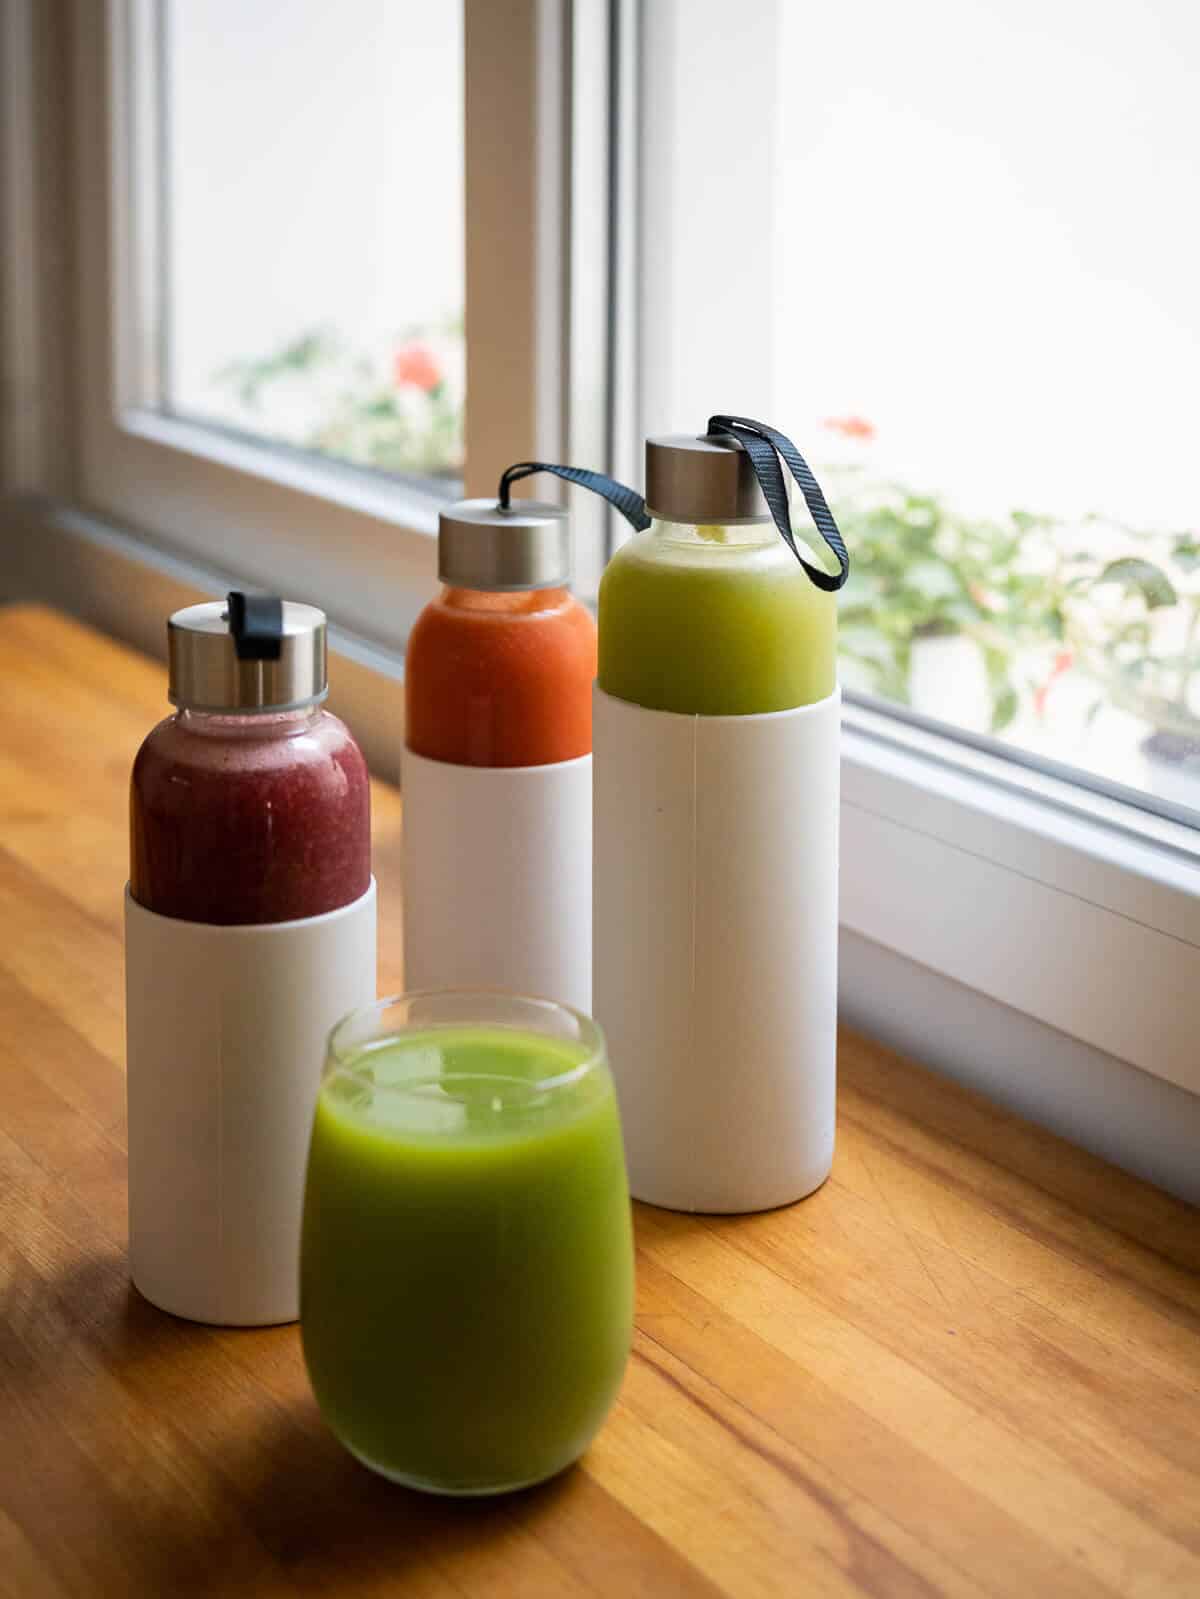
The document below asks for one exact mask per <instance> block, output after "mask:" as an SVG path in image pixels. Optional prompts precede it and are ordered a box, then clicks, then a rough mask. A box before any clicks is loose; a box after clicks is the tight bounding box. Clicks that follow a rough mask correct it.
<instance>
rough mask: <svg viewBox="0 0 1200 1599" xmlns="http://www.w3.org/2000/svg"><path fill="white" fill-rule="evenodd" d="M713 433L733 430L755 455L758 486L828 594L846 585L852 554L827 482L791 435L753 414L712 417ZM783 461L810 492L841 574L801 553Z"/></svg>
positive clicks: (790, 545)
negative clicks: (827, 492) (823, 483)
mask: <svg viewBox="0 0 1200 1599" xmlns="http://www.w3.org/2000/svg"><path fill="white" fill-rule="evenodd" d="M708 431H709V433H710V434H712V433H728V434H731V435H732V436H733V438H735V439H736V440H737V441H738V443H739V444H741V445H742V446H743V447H744V449H745V451H746V454H747V455H748V456H749V457H750V464H751V465H752V466H753V468H754V475H755V477H756V478H757V479H758V485H759V487H760V488H761V489H762V491H763V499H764V500H766V502H767V507H768V509H769V510H770V512H771V515H772V517H773V518H774V519H775V526H776V527H777V528H778V529H779V531H780V533H781V534H782V535H783V539H784V542H785V543H786V544H787V546H788V548H789V549H790V550H791V552H792V554H793V555H794V556H795V557H796V559H797V560H798V561H799V562H800V565H801V566H802V567H803V568H804V570H805V572H806V573H807V574H808V577H809V579H810V581H811V582H813V583H815V584H816V586H817V588H819V589H824V590H825V591H826V592H827V593H833V591H834V590H835V589H840V588H841V586H842V584H843V583H844V582H845V581H846V579H847V578H848V577H849V576H850V557H849V555H848V554H847V552H846V544H845V540H844V539H843V538H842V535H841V533H840V532H839V531H838V525H837V523H836V522H835V521H834V519H833V512H832V511H831V510H830V509H829V506H828V504H827V502H826V499H825V496H824V494H822V492H821V485H820V484H819V483H818V482H817V480H816V478H815V477H814V476H813V475H812V472H811V471H810V470H809V466H808V462H807V461H806V460H805V459H804V457H803V456H802V455H801V454H800V451H799V450H798V449H797V448H796V446H795V445H794V444H793V443H792V441H791V439H789V438H788V437H787V435H786V434H783V433H780V432H779V430H778V429H777V428H773V427H768V426H767V424H766V423H765V422H752V421H751V420H750V418H749V417H748V416H711V417H709V419H708ZM781 460H782V461H783V462H784V464H785V465H786V466H787V468H788V471H789V472H791V474H792V476H793V477H794V478H795V480H796V482H797V483H798V484H799V485H800V492H801V493H802V494H803V495H804V503H805V505H807V506H808V510H809V514H810V515H811V517H812V519H813V521H814V522H815V523H816V527H817V532H818V533H819V534H820V535H821V537H822V538H823V539H824V540H825V542H826V544H828V546H829V548H830V549H831V550H832V551H833V553H834V555H835V556H836V557H837V564H838V571H837V575H836V576H833V575H831V574H830V573H829V572H824V571H822V570H821V568H820V567H819V566H813V564H812V562H811V561H806V560H805V559H804V557H803V555H801V553H800V550H799V548H798V546H797V544H796V535H795V534H794V533H793V532H792V520H791V517H790V515H789V514H788V495H787V482H786V480H785V478H784V475H783V468H782V467H781V466H780V464H779V463H780V461H781Z"/></svg>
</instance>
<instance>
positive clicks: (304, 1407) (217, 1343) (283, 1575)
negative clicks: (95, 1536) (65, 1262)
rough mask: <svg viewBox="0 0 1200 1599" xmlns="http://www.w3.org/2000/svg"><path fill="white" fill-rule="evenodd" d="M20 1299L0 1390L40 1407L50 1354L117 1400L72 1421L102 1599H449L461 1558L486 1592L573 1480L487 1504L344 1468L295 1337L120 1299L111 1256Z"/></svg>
mask: <svg viewBox="0 0 1200 1599" xmlns="http://www.w3.org/2000/svg"><path fill="white" fill-rule="evenodd" d="M21 1290H22V1291H21V1293H20V1295H19V1297H17V1298H10V1297H9V1296H8V1295H6V1297H5V1311H6V1314H5V1315H4V1316H3V1317H0V1373H3V1375H4V1376H5V1377H8V1378H13V1379H15V1381H16V1388H15V1389H14V1391H16V1390H18V1389H19V1391H21V1392H22V1393H23V1394H24V1395H25V1396H26V1402H32V1403H33V1404H34V1405H35V1408H36V1405H37V1404H40V1403H45V1402H47V1395H48V1393H52V1392H53V1391H55V1390H56V1389H57V1388H58V1382H57V1381H56V1379H55V1377H54V1372H55V1368H56V1362H58V1361H61V1360H62V1359H63V1358H64V1357H66V1358H68V1359H69V1360H70V1361H71V1364H72V1366H73V1368H74V1370H75V1372H76V1373H77V1374H78V1376H80V1377H82V1378H83V1380H84V1382H85V1383H87V1382H89V1380H90V1381H94V1380H95V1379H94V1377H93V1378H92V1379H88V1378H87V1377H86V1376H85V1375H84V1374H85V1373H86V1371H87V1370H88V1369H89V1368H90V1369H91V1370H92V1371H93V1372H95V1370H96V1368H100V1369H102V1370H103V1372H104V1373H105V1374H106V1375H107V1377H108V1378H110V1379H115V1381H116V1382H117V1383H118V1384H120V1385H121V1388H123V1389H124V1390H126V1392H127V1399H128V1408H126V1402H125V1401H124V1400H123V1399H122V1398H121V1395H120V1390H117V1389H106V1390H105V1391H104V1392H103V1394H102V1395H100V1394H97V1395H96V1397H95V1399H94V1400H93V1401H92V1402H91V1403H89V1404H88V1405H87V1406H86V1407H85V1409H83V1410H80V1411H79V1412H77V1413H76V1415H75V1419H74V1424H73V1426H74V1430H75V1432H76V1433H77V1435H78V1437H79V1438H80V1440H81V1442H82V1444H83V1450H84V1453H85V1454H86V1455H88V1456H90V1457H91V1462H92V1466H93V1467H94V1468H97V1469H96V1470H95V1471H94V1472H93V1471H91V1470H89V1471H88V1479H89V1483H90V1486H89V1488H88V1490H87V1491H88V1493H89V1497H90V1498H91V1499H92V1502H93V1503H92V1509H93V1511H94V1516H93V1518H92V1519H93V1522H94V1523H98V1524H100V1525H102V1526H103V1527H104V1528H105V1534H104V1540H103V1541H104V1544H105V1545H106V1548H105V1549H104V1550H103V1551H101V1553H100V1554H99V1555H98V1556H97V1559H98V1562H99V1569H100V1570H101V1571H103V1572H105V1573H107V1574H109V1575H106V1576H104V1577H101V1578H99V1579H98V1580H100V1582H101V1585H102V1586H101V1588H100V1589H98V1590H97V1592H100V1591H103V1592H104V1593H105V1594H107V1593H108V1592H110V1591H111V1592H114V1593H115V1592H117V1591H118V1589H116V1588H111V1589H110V1587H109V1586H107V1583H108V1581H109V1580H110V1576H111V1580H112V1581H116V1580H117V1576H116V1574H117V1573H118V1572H124V1573H125V1574H126V1577H127V1578H128V1581H129V1582H130V1583H132V1584H133V1586H132V1587H128V1586H127V1587H126V1588H125V1589H123V1590H121V1591H127V1592H134V1591H136V1592H138V1593H145V1594H146V1595H159V1594H162V1595H167V1594H169V1595H171V1596H172V1599H209V1596H212V1599H218V1596H219V1599H242V1596H244V1595H245V1596H249V1595H255V1596H257V1595H259V1594H268V1593H271V1592H272V1591H274V1589H275V1588H276V1587H278V1588H279V1589H281V1590H285V1591H291V1588H292V1581H291V1579H293V1578H295V1579H296V1581H297V1583H298V1585H299V1586H302V1587H307V1586H309V1585H311V1586H313V1587H316V1588H318V1589H321V1588H324V1587H326V1586H327V1587H328V1588H329V1589H330V1590H331V1591H337V1592H346V1593H347V1594H352V1593H354V1592H356V1591H358V1590H359V1589H360V1588H361V1589H363V1590H365V1591H368V1590H369V1591H372V1592H374V1591H376V1585H378V1586H379V1587H380V1588H382V1587H383V1586H384V1584H385V1583H388V1582H389V1579H390V1581H392V1582H395V1581H397V1579H398V1578H400V1577H401V1576H404V1575H407V1577H408V1579H409V1583H408V1584H406V1585H405V1587H404V1590H403V1591H409V1586H410V1585H411V1586H412V1587H413V1590H414V1591H416V1592H420V1593H422V1594H424V1593H428V1594H430V1595H436V1594H440V1593H442V1592H445V1593H447V1594H452V1593H454V1592H456V1591H458V1590H457V1589H456V1588H455V1585H454V1579H453V1577H450V1576H447V1574H446V1569H445V1564H446V1563H447V1562H450V1563H453V1564H454V1566H455V1569H456V1570H459V1571H461V1564H460V1563H461V1562H462V1561H463V1560H464V1559H465V1560H466V1561H467V1562H468V1564H469V1565H470V1566H471V1569H472V1572H473V1573H476V1575H475V1576H474V1580H475V1581H476V1582H477V1583H479V1584H481V1591H485V1592H486V1591H487V1576H486V1571H487V1569H488V1568H489V1562H490V1561H491V1560H493V1559H496V1560H499V1559H500V1558H502V1556H501V1553H500V1551H499V1550H496V1549H494V1547H491V1546H495V1545H497V1544H500V1543H502V1542H503V1541H504V1540H505V1539H511V1538H512V1537H513V1536H514V1534H517V1533H519V1529H521V1528H531V1527H534V1526H536V1525H537V1523H538V1522H539V1521H540V1520H541V1519H542V1517H543V1516H544V1515H546V1514H547V1513H549V1511H550V1510H551V1508H552V1507H553V1506H554V1505H555V1504H556V1503H558V1502H559V1501H560V1500H561V1499H562V1498H563V1496H564V1495H566V1494H569V1493H570V1492H571V1484H572V1481H573V1480H574V1479H575V1477H576V1475H577V1474H575V1473H571V1472H568V1473H566V1474H564V1476H562V1477H560V1478H558V1479H556V1480H555V1481H554V1482H552V1483H548V1484H546V1485H545V1486H543V1487H541V1488H536V1489H531V1490H527V1491H525V1492H524V1493H520V1494H511V1495H507V1496H503V1497H501V1498H496V1499H486V1500H485V1499H477V1500H447V1499H438V1498H435V1497H432V1496H429V1495H425V1494H417V1493H414V1492H412V1491H410V1490H408V1489H404V1488H400V1487H397V1486H395V1485H393V1484H391V1483H388V1482H385V1481H384V1480H383V1479H382V1478H380V1477H377V1476H375V1475H374V1474H373V1473H372V1472H369V1471H368V1470H367V1469H366V1468H365V1467H363V1466H360V1465H359V1464H358V1463H357V1461H355V1460H354V1459H353V1458H352V1457H351V1456H350V1455H348V1454H347V1453H346V1451H345V1450H344V1449H343V1448H342V1447H341V1445H340V1444H339V1443H338V1442H337V1441H336V1439H335V1438H334V1437H333V1435H332V1434H331V1433H330V1432H329V1431H328V1429H327V1428H326V1427H325V1425H324V1423H323V1422H322V1420H321V1418H320V1415H319V1413H318V1411H317V1407H316V1404H315V1401H314V1400H313V1399H312V1397H311V1395H310V1394H309V1393H308V1392H307V1391H306V1385H305V1384H304V1379H303V1375H302V1371H301V1368H300V1359H301V1357H300V1351H299V1347H298V1338H297V1332H296V1329H295V1327H283V1328H264V1329H247V1330H244V1331H230V1330H225V1329H214V1328H209V1327H203V1326H199V1325H196V1324H195V1323H192V1322H187V1321H181V1320H179V1319H177V1318H175V1317H172V1316H168V1315H166V1314H165V1313H164V1312H163V1311H160V1310H158V1309H156V1308H155V1307H154V1306H153V1305H151V1304H150V1303H149V1302H148V1301H147V1300H144V1299H143V1298H142V1297H141V1295H140V1294H138V1293H137V1291H136V1290H135V1289H134V1288H133V1287H132V1285H131V1283H130V1282H129V1276H128V1267H127V1262H126V1259H125V1256H124V1253H123V1252H117V1251H113V1252H112V1253H106V1254H104V1255H97V1256H93V1257H90V1258H89V1259H87V1260H82V1261H79V1262H77V1263H76V1264H74V1265H72V1266H71V1267H69V1268H68V1269H66V1270H63V1271H60V1272H59V1273H58V1274H57V1275H54V1276H50V1275H47V1276H42V1275H40V1274H38V1273H35V1272H32V1271H31V1272H30V1273H28V1274H27V1275H26V1276H25V1277H24V1278H23V1280H22V1283H21ZM10 1312H11V1314H9V1313H10ZM68 1350H72V1351H73V1355H71V1356H67V1351H68ZM80 1359H81V1360H82V1367H79V1366H77V1365H75V1364H74V1362H75V1361H76V1360H80ZM68 1392H69V1389H64V1397H66V1394H67V1393H68ZM66 1403H68V1405H69V1404H70V1399H69V1398H66ZM476 1562H477V1563H478V1564H476ZM439 1568H440V1569H439ZM478 1572H483V1573H484V1574H483V1575H482V1576H480V1575H478V1574H477V1573H478ZM422 1576H423V1577H424V1578H425V1579H426V1581H425V1582H424V1583H421V1582H419V1581H418V1578H419V1577H422ZM122 1581H125V1578H122ZM397 1585H398V1586H399V1584H397ZM388 1591H391V1589H390V1585H389V1587H388Z"/></svg>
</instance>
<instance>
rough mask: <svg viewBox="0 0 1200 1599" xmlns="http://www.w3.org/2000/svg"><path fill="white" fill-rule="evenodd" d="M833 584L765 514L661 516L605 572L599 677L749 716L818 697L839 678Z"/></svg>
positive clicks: (685, 710) (639, 691) (652, 699)
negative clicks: (818, 576) (696, 521)
mask: <svg viewBox="0 0 1200 1599" xmlns="http://www.w3.org/2000/svg"><path fill="white" fill-rule="evenodd" d="M836 657H837V610H836V605H835V600H834V596H833V595H832V594H827V593H824V592H823V591H822V590H820V589H818V588H815V587H814V586H813V584H812V583H811V582H810V580H809V579H808V577H806V575H805V573H804V571H803V568H802V567H801V566H800V564H799V562H798V561H797V560H796V558H795V556H794V555H793V554H792V552H791V551H790V550H789V549H788V547H787V545H786V544H784V543H783V541H782V540H781V539H780V537H779V535H778V533H777V532H776V531H775V527H774V524H773V523H771V522H770V521H765V522H755V523H749V524H746V525H744V526H738V525H733V526H727V527H717V526H691V525H688V524H683V523H673V522H661V521H660V522H655V523H654V525H653V526H652V527H651V528H650V530H649V532H647V533H642V534H639V535H638V536H637V537H636V538H634V539H631V540H630V541H629V543H627V544H624V545H622V547H621V548H620V549H619V550H618V551H617V553H616V555H614V556H613V558H612V560H611V561H610V562H609V564H608V568H607V570H606V571H605V573H604V577H603V579H602V580H601V584H600V673H599V680H600V687H601V688H602V689H603V690H604V692H605V693H606V694H612V695H614V696H615V697H616V698H617V699H622V700H628V701H630V702H631V703H632V704H634V705H642V706H645V707H646V709H648V710H655V711H676V712H679V713H682V714H684V715H692V716H753V715H757V714H761V713H763V712H766V711H787V710H791V709H793V708H794V707H795V706H797V705H812V704H815V703H816V702H817V701H818V700H823V699H825V698H826V697H827V696H828V695H830V694H832V693H833V691H834V688H835V685H836V679H837V660H836Z"/></svg>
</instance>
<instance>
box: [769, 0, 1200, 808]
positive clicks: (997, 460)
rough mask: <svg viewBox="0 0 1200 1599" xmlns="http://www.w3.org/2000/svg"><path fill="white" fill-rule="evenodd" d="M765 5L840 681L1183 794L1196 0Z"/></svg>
mask: <svg viewBox="0 0 1200 1599" xmlns="http://www.w3.org/2000/svg"><path fill="white" fill-rule="evenodd" d="M782 13H783V17H784V29H785V37H784V41H783V46H784V47H783V49H782V50H781V53H780V59H781V61H782V62H783V63H784V64H785V67H784V70H785V71H786V72H787V75H788V76H787V82H786V86H785V91H784V94H783V97H782V98H783V104H784V111H783V117H784V127H783V137H782V160H783V191H782V192H783V193H784V195H785V196H786V206H785V207H784V208H783V209H784V216H783V221H782V227H783V240H782V259H783V260H784V261H786V262H787V263H788V268H787V271H786V273H785V274H783V276H784V279H785V289H784V294H785V295H786V298H783V299H781V303H780V305H779V306H778V308H777V315H778V319H779V323H778V325H779V331H780V334H781V339H780V348H781V349H782V351H783V352H785V353H784V361H785V363H786V368H787V370H786V373H785V374H784V376H783V379H782V385H781V394H780V400H779V404H778V412H779V415H780V417H781V418H786V419H787V420H788V422H790V423H791V425H792V426H793V427H794V428H795V429H796V432H797V435H798V436H799V437H801V438H803V439H805V440H806V441H807V442H808V445H809V448H810V450H811V453H812V454H813V455H814V457H815V458H816V460H817V462H819V463H820V464H821V465H823V466H824V467H825V468H826V469H827V472H828V475H829V476H830V477H831V478H832V480H833V482H832V485H831V486H832V487H833V488H834V489H835V490H836V497H837V499H838V500H839V502H840V508H841V516H842V520H843V524H844V527H845V531H846V533H847V539H848V543H849V545H850V548H851V551H852V553H853V555H854V557H855V568H854V577H853V579H852V583H851V586H850V588H849V589H848V591H847V593H846V594H845V597H844V605H843V613H842V627H843V631H842V647H843V651H844V658H845V669H846V670H845V676H846V679H847V681H848V682H850V683H851V684H853V685H855V686H858V687H861V688H864V689H867V690H870V691H873V692H875V693H877V694H881V695H884V696H887V697H889V698H891V699H893V700H898V701H903V702H905V703H907V704H910V705H912V706H914V707H915V708H916V709H917V710H919V711H922V712H925V713H927V714H929V715H931V716H933V717H936V718H940V719H943V720H945V721H947V722H951V723H954V724H956V725H958V726H960V727H963V728H967V729H970V730H971V731H973V732H977V733H989V732H992V733H995V734H997V735H998V736H999V737H1001V738H1002V739H1004V740H1006V741H1010V742H1011V743H1012V744H1014V745H1016V746H1019V747H1020V748H1021V749H1023V750H1028V751H1032V752H1035V753H1037V754H1041V755H1044V756H1049V757H1052V758H1054V759H1055V760H1058V761H1067V762H1071V763H1074V764H1075V765H1077V766H1080V767H1084V768H1087V769H1089V770H1090V771H1092V772H1094V773H1097V774H1100V775H1101V776H1104V777H1107V778H1110V779H1113V780H1115V781H1117V782H1120V783H1122V784H1126V785H1135V786H1138V787H1141V788H1144V789H1145V790H1147V791H1149V792H1150V793H1153V794H1156V795H1158V796H1160V797H1162V798H1166V799H1173V800H1176V801H1179V802H1182V803H1184V804H1187V805H1191V806H1193V807H1196V808H1197V809H1200V473H1198V472H1197V470H1196V466H1195V430H1196V416H1197V411H1196V401H1195V386H1196V376H1195V374H1196V372H1197V370H1198V368H1200V298H1198V297H1197V289H1196V285H1197V283H1198V282H1200V208H1198V207H1197V206H1196V205H1195V204H1194V203H1192V199H1191V197H1192V196H1193V194H1194V191H1195V176H1196V174H1195V158H1196V151H1197V149H1198V148H1200V98H1198V97H1197V95H1196V92H1195V81H1196V74H1197V72H1198V71H1200V10H1198V9H1197V7H1196V6H1195V5H1194V4H1193V3H1192V0H1108V3H1107V4H1105V5H1100V6H1098V5H1095V4H1092V3H1091V0H981V3H978V4H973V5H967V6H964V5H962V4H961V3H960V0H909V3H908V4H906V5H904V6H902V7H898V6H894V5H892V4H890V3H889V0H845V3H843V4H841V5H836V6H818V5H794V6H785V7H783V8H782ZM789 63H790V64H791V65H790V66H788V65H787V64H789Z"/></svg>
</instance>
